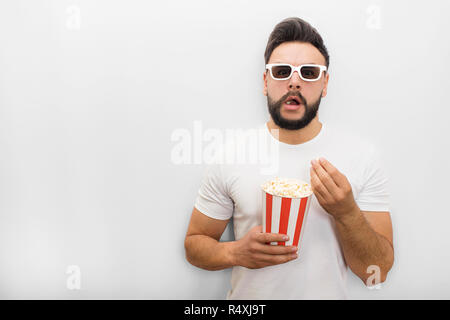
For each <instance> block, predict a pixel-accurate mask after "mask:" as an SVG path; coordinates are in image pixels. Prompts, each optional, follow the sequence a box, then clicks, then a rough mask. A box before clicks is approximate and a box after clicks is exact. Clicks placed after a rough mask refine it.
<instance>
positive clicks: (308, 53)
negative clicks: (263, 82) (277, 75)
mask: <svg viewBox="0 0 450 320" xmlns="http://www.w3.org/2000/svg"><path fill="white" fill-rule="evenodd" d="M269 63H289V64H292V65H294V66H297V65H301V64H305V63H314V64H321V65H325V57H324V56H323V55H322V54H321V53H320V51H319V50H318V49H317V48H316V47H314V46H313V45H312V44H310V43H307V42H299V41H289V42H283V43H282V44H280V45H279V46H278V47H276V48H275V50H273V51H272V55H271V56H270V59H269Z"/></svg>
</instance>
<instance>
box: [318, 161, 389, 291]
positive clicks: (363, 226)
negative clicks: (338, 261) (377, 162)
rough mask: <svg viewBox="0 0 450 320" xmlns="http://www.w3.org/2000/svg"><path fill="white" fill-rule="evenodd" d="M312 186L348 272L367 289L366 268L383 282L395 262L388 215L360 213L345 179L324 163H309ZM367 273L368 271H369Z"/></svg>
mask: <svg viewBox="0 0 450 320" xmlns="http://www.w3.org/2000/svg"><path fill="white" fill-rule="evenodd" d="M311 164H312V167H311V171H310V172H311V186H312V188H313V192H314V195H315V196H316V197H317V200H318V201H319V203H320V205H321V206H322V207H323V208H324V210H325V211H327V212H328V213H329V214H330V215H331V216H333V217H334V219H335V221H336V230H337V235H338V239H339V242H340V244H341V247H342V250H343V252H344V257H345V260H346V262H347V264H348V265H349V267H350V269H351V270H352V271H353V272H354V273H355V274H356V275H357V276H358V277H359V278H360V279H361V280H362V281H363V282H364V283H365V284H366V285H367V280H368V278H369V277H370V274H369V273H368V269H367V268H368V267H369V266H372V265H374V266H378V267H379V268H380V273H381V274H380V281H381V282H383V281H385V280H386V276H387V273H388V271H389V270H390V269H391V267H392V264H393V261H394V250H393V246H392V223H391V220H390V217H389V212H369V211H364V212H361V210H360V209H359V207H358V205H357V204H356V202H355V199H354V197H353V192H352V188H351V185H350V183H349V182H348V180H347V178H346V177H345V176H344V175H343V174H342V173H341V172H339V171H338V170H337V169H336V168H335V167H334V166H333V165H332V164H331V163H329V162H328V161H327V160H325V159H321V160H320V162H319V161H315V160H313V161H312V162H311ZM369 272H370V271H369Z"/></svg>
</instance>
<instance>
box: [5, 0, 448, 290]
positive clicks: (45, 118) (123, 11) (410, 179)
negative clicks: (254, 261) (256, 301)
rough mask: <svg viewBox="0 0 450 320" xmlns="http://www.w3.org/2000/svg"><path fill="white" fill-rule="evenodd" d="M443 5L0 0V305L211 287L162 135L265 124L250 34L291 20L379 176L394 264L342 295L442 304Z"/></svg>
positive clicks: (326, 107) (192, 192) (194, 180)
mask: <svg viewBox="0 0 450 320" xmlns="http://www.w3.org/2000/svg"><path fill="white" fill-rule="evenodd" d="M449 12H450V4H449V2H448V1H446V0H430V1H410V0H409V1H407V0H395V1H381V0H364V1H361V0H352V1H350V0H347V1H334V0H329V1H299V0H295V1H286V0H278V1H249V0H247V1H234V2H231V1H222V0H220V1H219V0H215V1H207V0H204V1H197V0H196V1H182V0H173V1H159V2H156V1H155V2H153V1H151V2H150V1H144V0H142V1H138V0H128V1H124V0H123V1H118V0H114V1H112V0H84V1H82V0H79V1H75V0H71V1H63V0H53V1H43V0H39V1H38V0H28V1H23V0H22V1H20V0H14V1H12V0H10V1H2V2H1V3H0V46H1V50H0V154H1V157H0V298H2V299H17V298H21V299H28V298H33V299H47V298H56V299H119V298H121V299H222V298H225V295H226V292H227V290H228V288H229V277H230V270H224V271H217V272H208V271H205V270H201V269H198V268H196V267H193V266H192V265H190V264H189V263H188V262H186V260H185V257H184V247H183V240H184V236H185V232H186V228H187V225H188V221H189V217H190V214H191V211H192V208H193V204H194V200H195V197H196V194H197V191H198V187H199V185H200V179H201V176H202V173H203V170H204V168H205V164H204V163H201V164H185V165H176V164H174V163H173V161H172V160H171V150H172V148H173V147H174V145H175V142H174V141H172V140H171V135H172V133H173V132H174V131H175V130H178V129H183V128H184V129H186V130H188V131H189V132H193V127H194V121H197V120H198V121H201V124H202V126H203V128H204V129H208V128H216V129H220V130H224V129H227V128H251V127H253V126H255V125H258V124H260V123H262V122H263V121H266V120H267V119H268V112H267V105H266V100H265V97H264V96H263V95H262V73H263V67H264V59H263V54H264V49H265V46H266V43H267V39H268V37H269V34H270V32H271V31H272V29H273V27H274V26H275V24H276V23H278V22H280V21H281V20H282V19H284V18H286V17H291V16H298V17H301V18H303V19H305V20H307V21H309V22H310V23H311V24H312V25H313V26H314V27H316V28H317V29H318V31H319V32H320V33H321V35H322V37H323V38H324V40H325V44H326V45H327V47H328V50H329V53H330V56H331V65H330V74H331V76H330V83H329V90H328V96H327V97H326V98H325V99H323V100H322V104H321V106H320V109H319V115H320V121H321V122H323V123H324V124H327V123H330V124H338V125H343V126H348V127H351V128H352V130H355V131H356V132H360V133H361V135H364V136H366V137H369V138H370V139H371V140H372V141H373V142H374V143H375V144H376V145H378V146H379V149H380V150H381V151H382V152H383V154H384V160H385V163H386V169H387V171H388V173H389V175H390V177H391V180H390V181H391V186H392V195H391V199H392V210H391V214H392V219H393V224H394V241H395V253H396V260H395V264H394V267H393V269H392V271H391V272H390V274H389V277H388V281H387V282H385V283H384V284H383V286H382V289H380V290H369V289H367V288H365V287H364V286H363V283H362V282H361V281H360V280H359V279H358V278H356V277H355V276H353V275H351V276H350V278H349V284H348V285H349V292H350V298H358V299H431V298H436V299H443V298H445V299H449V298H450V275H449V272H448V270H449V268H450V250H449V245H450V232H449V231H450V228H449V224H450V215H449V213H450V212H449V209H448V195H447V192H448V190H449V187H448V183H449V167H448V163H449V160H450V159H449V152H448V150H449V142H448V137H449V133H450V132H449V131H450V130H449V125H448V117H449V116H450V112H449V111H448V110H449V103H448V101H447V99H446V95H447V93H448V92H449V89H450V86H449V83H448V71H449V67H450V63H449V61H448V59H449V56H450V44H449V41H448V31H449V27H450V22H449V19H448V14H449ZM223 239H224V240H228V239H231V233H230V229H229V228H228V229H227V231H226V234H225V235H224V238H223ZM72 265H75V266H77V267H78V268H79V270H80V272H81V273H80V278H79V280H80V281H81V282H80V283H81V287H80V289H79V290H70V286H69V288H68V286H67V282H68V280H69V278H70V277H71V276H72V274H71V273H67V271H68V270H71V269H68V268H69V266H72Z"/></svg>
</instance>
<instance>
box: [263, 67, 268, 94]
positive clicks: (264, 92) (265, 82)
mask: <svg viewBox="0 0 450 320" xmlns="http://www.w3.org/2000/svg"><path fill="white" fill-rule="evenodd" d="M266 71H267V70H265V71H264V73H263V82H264V88H263V95H265V96H267V72H266Z"/></svg>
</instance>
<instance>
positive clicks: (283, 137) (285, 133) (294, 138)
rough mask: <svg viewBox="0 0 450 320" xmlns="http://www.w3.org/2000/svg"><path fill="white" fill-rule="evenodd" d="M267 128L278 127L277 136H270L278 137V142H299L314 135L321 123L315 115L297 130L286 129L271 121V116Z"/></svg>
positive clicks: (320, 128) (319, 128)
mask: <svg viewBox="0 0 450 320" xmlns="http://www.w3.org/2000/svg"><path fill="white" fill-rule="evenodd" d="M267 127H268V128H269V130H273V129H278V130H279V131H278V137H276V136H274V134H273V133H272V132H271V134H272V136H274V137H275V138H276V139H278V140H279V141H280V142H283V143H287V144H301V143H305V142H308V141H310V140H312V139H314V137H316V136H317V135H318V134H319V132H320V130H322V123H321V122H319V119H318V117H315V118H314V119H313V120H312V121H311V122H310V123H309V124H308V125H307V126H306V127H304V128H302V129H299V130H287V129H283V128H280V127H279V126H277V125H276V124H275V122H273V120H272V118H270V120H269V121H268V122H267Z"/></svg>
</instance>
